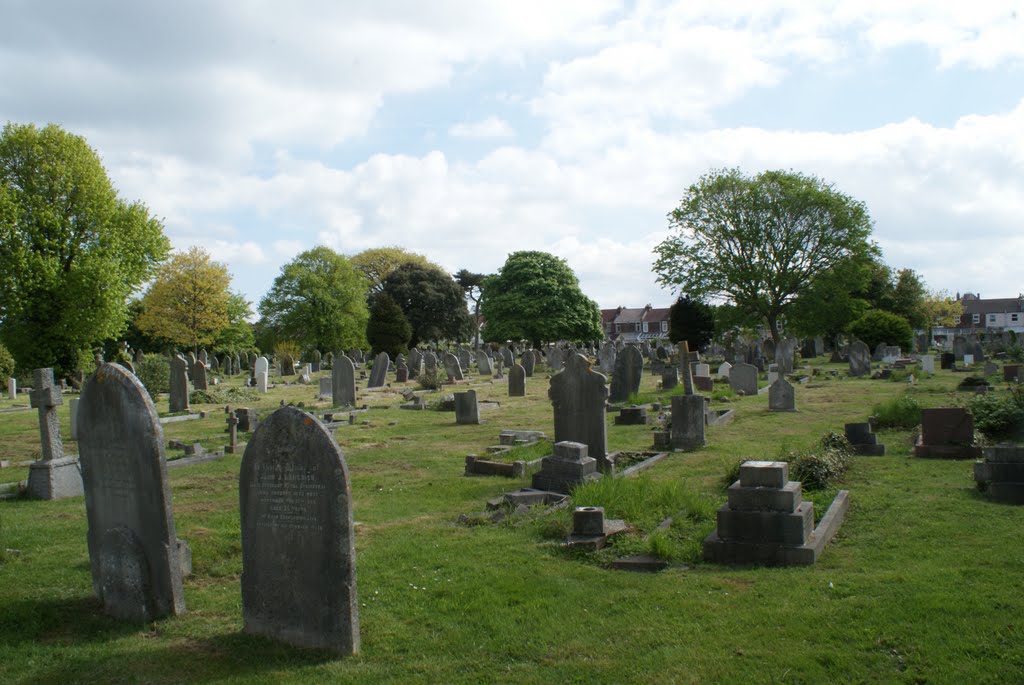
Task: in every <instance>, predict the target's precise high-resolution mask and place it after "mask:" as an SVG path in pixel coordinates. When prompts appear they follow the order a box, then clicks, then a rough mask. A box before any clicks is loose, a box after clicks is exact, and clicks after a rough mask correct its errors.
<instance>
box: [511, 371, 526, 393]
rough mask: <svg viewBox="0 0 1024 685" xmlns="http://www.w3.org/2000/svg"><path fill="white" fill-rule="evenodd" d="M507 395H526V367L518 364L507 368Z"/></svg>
mask: <svg viewBox="0 0 1024 685" xmlns="http://www.w3.org/2000/svg"><path fill="white" fill-rule="evenodd" d="M508 396H509V397H526V369H524V368H523V367H522V366H521V365H520V364H514V365H513V366H512V368H511V369H509V370H508Z"/></svg>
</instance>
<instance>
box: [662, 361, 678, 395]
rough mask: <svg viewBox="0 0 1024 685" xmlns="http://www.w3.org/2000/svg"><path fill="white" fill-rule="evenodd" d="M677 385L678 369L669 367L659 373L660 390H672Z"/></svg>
mask: <svg viewBox="0 0 1024 685" xmlns="http://www.w3.org/2000/svg"><path fill="white" fill-rule="evenodd" d="M677 385H679V369H677V368H676V367H674V366H671V367H669V368H667V369H665V370H664V371H662V372H661V389H662V390H672V389H673V388H675V387H676V386H677Z"/></svg>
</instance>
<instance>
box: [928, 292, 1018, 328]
mask: <svg viewBox="0 0 1024 685" xmlns="http://www.w3.org/2000/svg"><path fill="white" fill-rule="evenodd" d="M956 299H957V301H958V302H960V303H961V304H962V305H963V308H964V312H963V314H962V315H961V316H960V322H959V324H958V325H957V326H951V327H949V328H935V329H933V333H934V334H935V335H957V334H964V333H985V332H991V331H1013V332H1015V333H1024V294H1020V295H1017V297H1002V298H996V299H991V300H985V299H982V297H981V295H980V294H978V293H964V294H963V295H960V294H959V293H957V296H956Z"/></svg>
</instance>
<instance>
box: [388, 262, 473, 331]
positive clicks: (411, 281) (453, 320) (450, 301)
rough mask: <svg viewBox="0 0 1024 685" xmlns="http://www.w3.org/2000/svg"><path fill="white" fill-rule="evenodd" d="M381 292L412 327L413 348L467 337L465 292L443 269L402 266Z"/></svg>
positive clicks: (392, 274)
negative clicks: (463, 293)
mask: <svg viewBox="0 0 1024 685" xmlns="http://www.w3.org/2000/svg"><path fill="white" fill-rule="evenodd" d="M382 292H384V293H386V294H387V295H388V296H389V297H390V298H391V299H392V300H394V301H395V303H396V304H398V306H399V307H400V308H401V310H402V313H403V314H405V318H406V319H407V320H408V321H409V324H410V325H411V326H412V338H410V340H409V345H410V346H412V347H415V346H416V345H418V344H419V343H421V342H423V341H427V340H432V341H437V340H464V339H465V338H466V337H468V333H469V326H470V322H469V311H468V310H467V309H466V300H465V298H464V297H463V296H462V288H460V287H459V284H458V283H456V282H455V279H453V278H452V277H451V276H450V275H448V274H447V273H446V272H444V271H442V270H441V269H439V268H437V267H433V266H423V265H421V264H413V263H409V264H402V265H401V266H399V267H398V268H396V269H395V270H394V271H392V272H391V275H389V276H388V277H387V278H386V279H385V280H384V287H383V290H382Z"/></svg>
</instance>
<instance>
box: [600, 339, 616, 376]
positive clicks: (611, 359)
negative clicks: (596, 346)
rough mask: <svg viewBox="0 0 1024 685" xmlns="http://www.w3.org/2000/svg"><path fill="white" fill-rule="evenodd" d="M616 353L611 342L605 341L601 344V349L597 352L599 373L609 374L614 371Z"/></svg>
mask: <svg viewBox="0 0 1024 685" xmlns="http://www.w3.org/2000/svg"><path fill="white" fill-rule="evenodd" d="M616 355H617V353H616V350H615V345H614V344H613V343H610V342H606V343H605V344H604V345H602V346H601V351H600V353H599V354H598V367H599V368H600V369H601V373H603V374H608V375H611V374H612V373H614V372H615V357H616Z"/></svg>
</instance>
